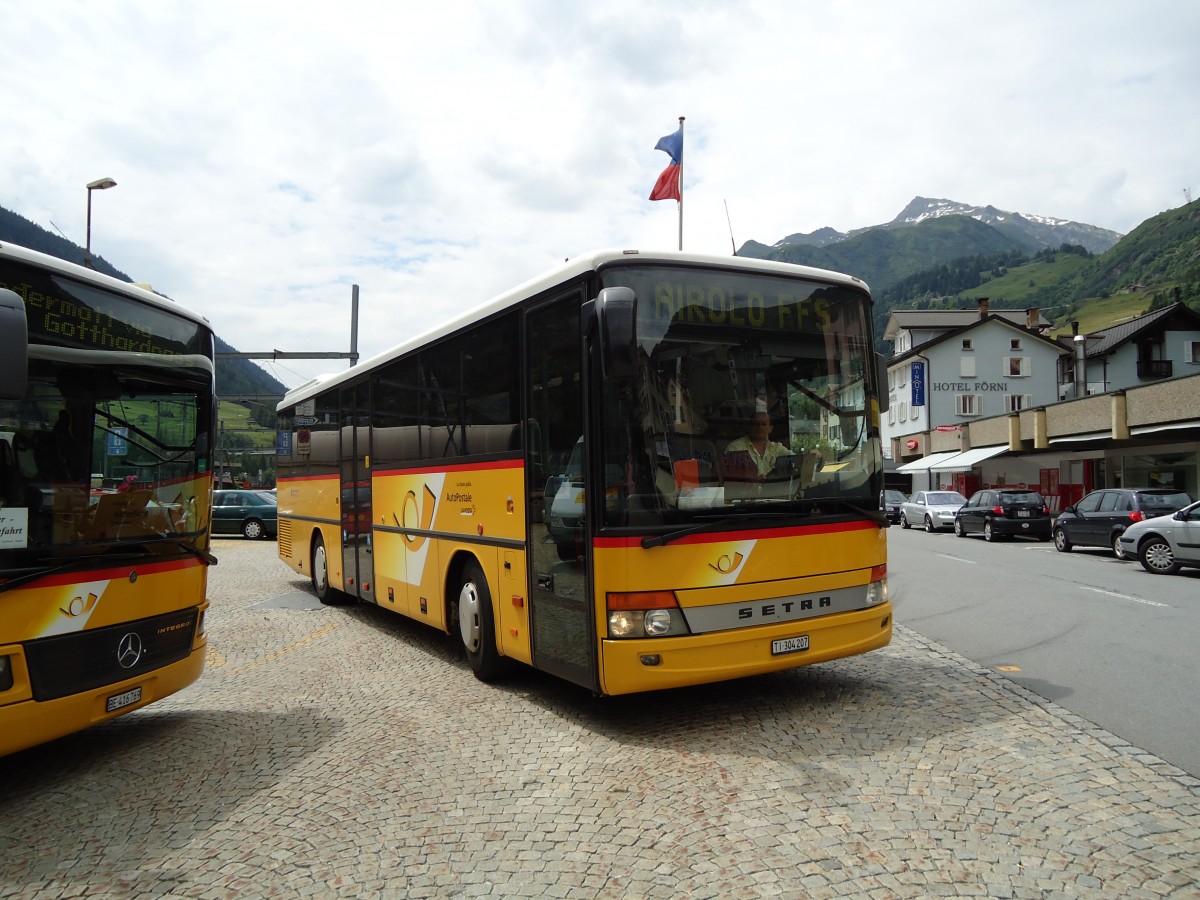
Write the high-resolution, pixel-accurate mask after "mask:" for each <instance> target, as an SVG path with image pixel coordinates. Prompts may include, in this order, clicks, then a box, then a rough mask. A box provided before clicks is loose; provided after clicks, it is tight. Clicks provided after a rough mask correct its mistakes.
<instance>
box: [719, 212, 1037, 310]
mask: <svg viewBox="0 0 1200 900" xmlns="http://www.w3.org/2000/svg"><path fill="white" fill-rule="evenodd" d="M1038 249H1040V245H1039V244H1037V243H1036V242H1034V241H1032V240H1030V239H1018V238H1016V237H1014V236H1010V235H1008V234H1005V233H1004V232H1002V231H1000V230H999V229H997V228H995V227H993V226H991V225H988V224H986V223H984V222H980V221H979V220H978V219H973V218H970V217H969V216H939V217H936V218H930V219H928V220H926V221H923V222H919V223H917V224H915V225H908V226H904V227H898V228H891V227H875V228H864V229H861V230H860V231H858V232H856V233H854V234H853V235H847V236H846V237H844V238H842V239H841V240H838V241H833V242H831V243H826V244H824V245H816V244H811V243H801V242H790V243H784V242H781V243H779V244H776V245H775V246H773V247H765V246H764V245H762V244H753V243H748V244H746V245H743V247H742V248H741V249H740V250H738V256H753V257H757V258H759V259H776V260H780V261H782V262H790V263H799V264H801V265H806V266H817V267H819V268H822V269H833V270H834V271H837V272H848V273H850V274H851V275H856V276H858V277H859V278H861V279H863V280H864V281H865V282H867V284H869V285H870V286H871V288H872V290H874V291H876V292H878V291H880V290H882V289H886V288H887V287H889V286H891V285H893V284H895V283H896V282H898V281H900V280H901V279H903V278H905V277H907V276H909V275H913V274H915V273H917V272H920V271H923V270H925V269H929V268H931V267H933V266H938V265H941V264H942V263H945V262H947V261H948V260H952V259H958V258H959V257H963V256H995V255H998V254H1015V255H1017V256H1027V255H1028V254H1030V253H1033V252H1035V251H1037V250H1038Z"/></svg>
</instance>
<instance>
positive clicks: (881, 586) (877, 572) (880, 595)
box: [867, 566, 888, 606]
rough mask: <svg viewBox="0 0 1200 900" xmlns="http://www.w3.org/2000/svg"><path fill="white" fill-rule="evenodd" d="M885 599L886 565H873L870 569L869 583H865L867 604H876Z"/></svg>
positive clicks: (886, 584)
mask: <svg viewBox="0 0 1200 900" xmlns="http://www.w3.org/2000/svg"><path fill="white" fill-rule="evenodd" d="M887 600H888V583H887V566H875V568H873V569H872V570H871V583H870V584H868V585H867V606H878V605H879V604H880V603H886V602H887Z"/></svg>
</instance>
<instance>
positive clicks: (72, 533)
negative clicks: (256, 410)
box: [0, 243, 215, 755]
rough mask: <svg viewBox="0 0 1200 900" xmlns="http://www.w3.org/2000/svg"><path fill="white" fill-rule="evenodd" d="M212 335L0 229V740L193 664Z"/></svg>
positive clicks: (12, 739)
mask: <svg viewBox="0 0 1200 900" xmlns="http://www.w3.org/2000/svg"><path fill="white" fill-rule="evenodd" d="M213 349H214V342H213V335H212V331H211V329H210V328H209V326H208V323H207V322H205V320H204V319H202V318H200V317H199V316H197V315H195V314H193V313H191V312H188V311H187V310H185V309H182V308H181V307H179V306H177V305H176V304H174V303H172V302H171V301H169V300H167V299H165V298H163V297H160V296H158V295H157V294H154V293H152V292H151V291H148V290H143V289H142V288H140V287H137V286H135V285H132V284H128V283H126V282H123V281H119V280H118V279H115V278H110V277H108V276H107V275H101V274H99V273H97V272H94V271H92V270H90V269H85V268H83V267H81V266H76V265H72V264H70V263H65V262H63V261H62V260H59V259H55V258H53V257H49V256H45V255H43V254H40V253H35V252H33V251H31V250H26V249H24V248H21V247H16V246H14V245H12V244H7V243H0V755H3V754H6V753H11V752H13V751H15V750H20V749H23V748H26V747H31V746H33V745H35V744H39V743H41V742H43V741H48V740H50V739H52V738H56V737H60V736H62V735H65V734H69V733H71V732H73V731H78V730H80V729H82V728H85V727H87V726H89V725H93V724H95V723H98V722H104V721H107V720H109V719H112V718H115V717H117V716H120V715H123V714H125V713H127V712H130V711H131V710H135V709H139V708H141V707H143V706H146V705H147V704H149V703H152V702H153V701H155V700H157V699H159V698H161V697H165V696H166V695H168V694H170V693H173V692H174V691H178V690H179V689H180V688H183V687H185V686H186V685H188V684H191V683H192V682H193V681H195V680H196V678H198V677H199V675H200V672H201V669H202V668H203V665H204V655H205V650H206V646H205V637H204V614H205V610H207V608H208V603H207V601H206V599H205V588H206V585H207V576H208V566H209V564H210V563H212V562H214V561H215V560H213V558H212V557H211V556H210V555H209V552H208V520H209V509H210V506H211V497H212V473H211V470H210V469H211V466H210V457H211V453H212V445H213V444H212V438H213V429H214V422H215V418H214V393H213V384H214V381H213V374H214V368H213V358H214V357H213Z"/></svg>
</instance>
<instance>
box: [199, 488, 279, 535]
mask: <svg viewBox="0 0 1200 900" xmlns="http://www.w3.org/2000/svg"><path fill="white" fill-rule="evenodd" d="M278 521H279V513H278V507H277V505H276V500H275V494H274V493H273V492H272V493H267V492H266V491H252V490H249V489H246V490H236V491H213V510H212V533H213V534H240V535H242V537H246V538H251V539H258V538H273V537H275V532H276V528H277V526H278Z"/></svg>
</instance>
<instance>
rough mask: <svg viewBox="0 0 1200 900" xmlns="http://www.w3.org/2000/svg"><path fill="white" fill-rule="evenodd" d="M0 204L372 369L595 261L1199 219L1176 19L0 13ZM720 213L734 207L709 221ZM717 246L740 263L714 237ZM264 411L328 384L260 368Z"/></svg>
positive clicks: (404, 6)
mask: <svg viewBox="0 0 1200 900" xmlns="http://www.w3.org/2000/svg"><path fill="white" fill-rule="evenodd" d="M0 22H2V23H3V36H4V54H3V57H2V58H3V60H4V74H3V78H0V109H3V110H4V113H5V114H4V117H3V120H4V122H5V127H3V128H0V160H2V168H0V206H3V207H4V208H6V209H9V210H11V211H13V212H16V213H18V214H20V215H22V216H24V217H25V218H27V219H30V220H31V221H33V222H35V223H36V224H38V225H40V226H42V227H43V228H46V229H48V230H54V229H55V228H57V229H59V230H61V232H62V233H63V234H64V235H65V236H66V237H68V238H69V239H71V240H72V241H74V242H76V243H78V244H80V245H82V244H83V243H84V240H85V232H86V218H87V216H86V212H87V191H86V189H85V187H84V186H85V185H86V184H87V183H88V182H90V181H94V180H95V179H97V178H100V177H104V176H108V177H112V178H114V179H115V180H116V181H117V187H116V188H113V189H112V190H109V191H105V192H103V193H96V194H95V195H94V196H93V208H92V249H93V252H95V253H96V254H98V255H100V256H103V257H104V258H105V259H106V260H108V261H109V262H110V263H112V264H113V265H115V266H116V267H117V268H118V269H120V270H122V271H124V272H126V273H127V274H129V275H130V276H131V277H132V278H134V279H135V280H137V281H146V282H149V283H151V284H152V285H153V286H154V288H155V289H156V290H159V291H161V292H163V293H165V294H168V295H170V296H171V297H173V298H174V299H176V300H177V301H179V302H180V303H183V304H186V305H188V306H190V307H192V308H193V309H196V310H197V311H199V312H201V313H203V314H204V315H206V316H207V317H208V318H209V319H210V321H211V322H212V323H213V325H214V327H215V329H216V331H217V334H218V335H220V336H221V337H222V338H223V339H224V340H226V341H228V342H229V343H231V344H233V345H234V346H235V347H236V348H237V349H239V350H243V351H261V350H272V349H279V350H286V351H291V352H311V351H330V350H334V351H345V350H348V349H349V344H350V296H351V285H352V284H358V285H359V286H360V295H361V306H360V314H359V319H360V322H359V324H360V337H359V350H360V352H362V353H363V354H364V355H367V356H369V355H371V354H374V353H378V352H381V351H383V350H385V349H387V348H388V347H389V346H391V345H393V344H395V343H398V342H399V341H401V340H403V339H406V338H407V337H410V336H412V335H414V334H417V333H420V332H422V331H424V330H426V329H428V328H430V327H432V326H434V325H436V324H437V323H438V322H440V321H442V320H444V319H446V318H448V317H450V316H452V315H456V314H458V313H460V312H462V311H464V310H466V309H468V308H470V307H473V306H475V305H477V304H479V303H481V302H483V301H485V300H487V299H488V298H490V297H492V296H494V295H495V294H497V293H500V292H501V291H503V290H505V289H507V288H509V287H512V286H514V285H516V284H518V283H520V282H523V281H525V280H527V279H529V278H531V277H533V276H535V275H537V274H538V273H540V272H542V271H544V270H545V269H547V268H549V267H551V266H553V265H554V264H556V263H558V262H560V261H562V260H563V259H565V258H567V257H570V256H574V255H577V254H579V253H581V252H583V251H585V250H590V249H596V248H601V247H622V248H628V247H638V248H647V249H664V248H665V249H672V248H674V247H675V246H676V245H677V242H678V217H677V211H676V205H675V203H674V202H672V201H658V202H651V201H649V200H648V199H647V197H648V195H649V192H650V189H651V187H652V186H653V184H654V181H655V179H656V178H657V176H658V174H659V172H661V171H662V169H663V168H664V166H665V165H666V164H667V162H668V157H667V156H666V154H664V153H663V152H661V151H656V150H655V149H654V145H655V143H656V142H657V141H658V139H659V138H660V137H662V136H663V135H666V134H669V133H671V132H673V131H674V130H675V129H676V128H677V127H678V120H679V117H680V116H686V122H685V131H684V135H685V137H684V170H683V191H684V223H683V229H684V234H683V243H684V249H686V250H691V251H697V252H706V253H717V254H722V255H724V254H728V253H730V252H731V243H732V242H736V244H737V245H739V246H740V245H741V244H742V243H744V242H745V241H747V240H751V239H753V240H757V241H761V242H763V243H773V242H775V241H777V240H779V239H780V238H782V237H784V236H785V235H788V234H791V233H794V232H801V231H803V232H808V231H812V230H814V229H816V228H820V227H822V226H832V227H834V228H837V229H838V230H841V231H847V230H849V229H852V228H859V227H863V226H867V225H874V224H879V223H882V222H886V221H889V220H891V219H892V218H894V217H895V216H896V214H897V213H899V211H900V210H901V209H902V208H903V207H904V206H905V205H906V204H907V203H908V202H909V201H910V200H911V199H912V198H913V197H914V196H925V197H937V198H948V199H952V200H958V201H961V202H965V203H976V204H984V203H991V204H993V205H994V206H997V207H1000V208H1001V209H1007V210H1013V211H1018V212H1025V213H1036V214H1041V215H1051V216H1057V217H1060V218H1065V219H1073V220H1075V221H1080V222H1086V223H1089V224H1092V225H1098V226H1101V227H1104V228H1110V229H1114V230H1116V231H1119V232H1122V233H1125V232H1128V231H1130V230H1131V229H1133V228H1134V227H1136V226H1137V225H1138V224H1139V223H1141V222H1142V221H1144V220H1145V219H1147V218H1149V217H1150V216H1153V215H1156V214H1157V213H1159V212H1162V211H1163V210H1166V209H1170V208H1174V207H1177V206H1180V205H1182V204H1183V202H1184V190H1185V189H1189V190H1191V191H1193V193H1195V194H1196V195H1198V196H1200V171H1198V170H1200V162H1198V160H1200V156H1198V155H1197V148H1198V147H1200V116H1198V115H1197V113H1198V112H1200V53H1197V51H1196V41H1197V38H1198V37H1200V4H1195V3H1190V2H1182V0H1141V2H1136V3H1134V2H1111V0H1090V2H1055V3H1047V2H1046V0H1006V2H992V0H982V2H974V3H962V2H936V0H935V2H922V3H897V2H894V0H862V2H849V0H805V2H796V0H778V2H776V0H763V2H722V0H682V2H676V0H663V2H648V0H629V2H626V0H593V2H589V3H585V2H575V0H490V2H489V0H479V2H474V3H470V2H459V0H439V2H436V3H423V4H419V5H418V4H416V3H413V2H383V0H376V2H372V0H340V2H338V3H320V4H319V3H305V2H287V3H284V2H266V0H263V2H256V0H205V2H203V3H192V2H183V0H146V2H135V0H130V2H119V0H90V2H82V0H81V2H67V0H38V2H37V3H33V2H28V0H0ZM727 213H728V214H727ZM731 232H732V239H733V240H732V242H731ZM263 366H264V368H266V369H267V370H268V371H270V372H271V373H272V374H273V375H275V376H276V377H277V378H279V379H280V380H281V381H283V382H284V383H285V384H287V385H288V386H295V385H297V384H300V383H302V382H303V381H305V380H307V379H308V378H309V377H311V376H312V375H314V374H317V373H320V372H326V371H339V370H341V369H342V368H344V367H345V364H344V363H342V362H340V361H331V360H323V361H310V360H287V361H283V362H278V363H276V362H268V363H263Z"/></svg>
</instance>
